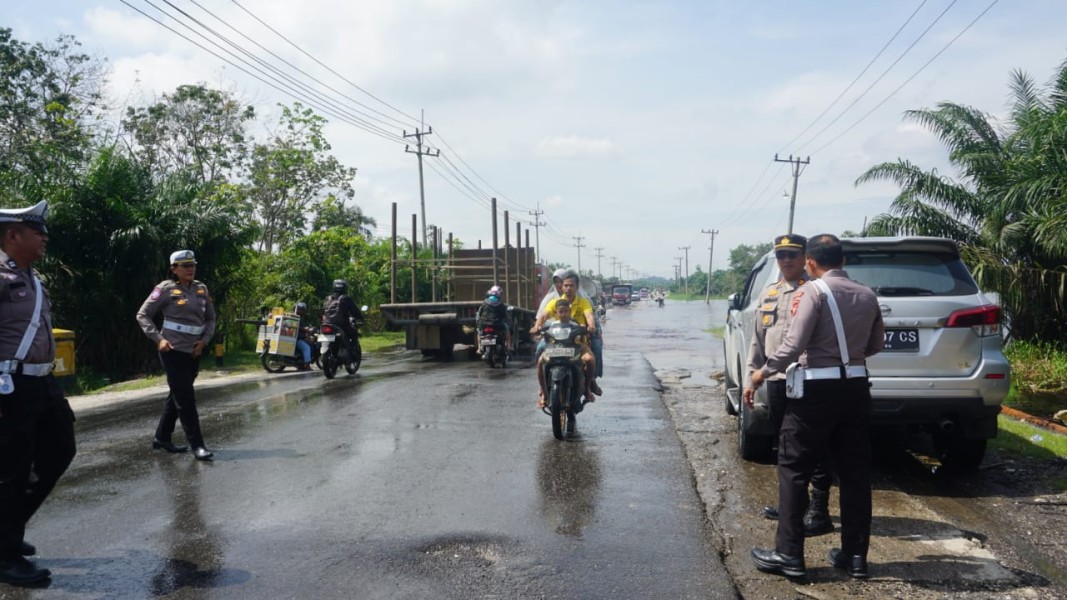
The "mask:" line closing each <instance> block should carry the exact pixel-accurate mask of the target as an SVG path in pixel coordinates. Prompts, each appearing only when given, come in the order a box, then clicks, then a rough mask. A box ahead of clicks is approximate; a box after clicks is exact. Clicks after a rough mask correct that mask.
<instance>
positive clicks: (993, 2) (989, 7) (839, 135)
mask: <svg viewBox="0 0 1067 600" xmlns="http://www.w3.org/2000/svg"><path fill="white" fill-rule="evenodd" d="M999 1H1000V0H993V1H992V2H990V3H989V6H987V7H986V8H985V10H983V11H982V12H980V13H978V16H977V17H975V18H974V19H973V20H972V21H971V22H970V23H968V24H967V26H966V27H964V28H963V30H962V31H960V32H959V33H957V34H956V37H954V38H952V39H951V40H949V41H948V43H947V44H945V45H944V46H943V47H942V48H941V49H940V50H938V51H937V53H936V54H934V55H933V56H931V57H930V60H928V61H926V62H925V63H923V65H922V66H921V67H919V70H917V71H915V72H914V73H912V75H911V77H908V78H907V79H905V80H904V83H901V84H900V85H899V86H897V89H895V90H893V91H892V92H890V93H889V95H888V96H886V97H885V98H884V99H882V101H881V102H879V103H878V104H876V105H875V106H874V108H872V109H871V110H869V111H867V112H866V113H865V114H864V115H863V116H862V117H860V118H859V119H856V121H855V122H854V123H852V124H851V125H849V126H848V127H847V128H845V130H844V131H842V132H841V133H839V134H837V136H836V137H834V138H833V139H831V140H830V141H828V142H826V143H825V144H823V145H822V146H819V147H818V148H817V149H816V150H815V152H813V153H812V154H818V153H819V152H821V151H822V150H824V149H825V148H826V147H827V146H829V145H830V144H833V143H834V142H836V141H837V140H839V139H841V137H842V136H844V135H845V134H846V133H848V132H849V131H852V129H853V128H854V127H856V126H857V125H859V124H860V123H861V122H863V121H864V120H865V119H866V118H867V117H869V116H871V115H872V114H873V113H874V111H876V110H878V109H879V108H881V107H882V105H884V104H885V103H886V102H888V101H889V99H890V98H892V97H893V96H895V95H896V94H897V92H899V91H900V90H902V89H904V86H906V85H908V84H909V83H911V80H913V79H915V78H916V77H918V75H919V73H922V72H923V70H924V69H926V67H928V66H930V63H932V62H934V61H935V60H937V58H938V57H939V56H941V54H943V53H944V52H945V50H948V49H949V46H951V45H952V44H954V43H955V42H956V40H958V39H960V38H961V37H962V36H963V34H965V33H967V31H968V30H969V29H970V28H971V27H973V26H974V24H975V23H977V22H978V20H979V19H981V18H982V17H984V16H985V14H986V13H987V12H989V11H990V10H992V8H993V7H994V6H996V4H997V2H999Z"/></svg>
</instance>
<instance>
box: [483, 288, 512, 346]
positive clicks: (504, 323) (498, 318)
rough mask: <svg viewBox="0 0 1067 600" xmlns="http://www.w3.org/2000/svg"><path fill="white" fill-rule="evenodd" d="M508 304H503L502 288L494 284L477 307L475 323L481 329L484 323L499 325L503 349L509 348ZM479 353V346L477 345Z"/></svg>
mask: <svg viewBox="0 0 1067 600" xmlns="http://www.w3.org/2000/svg"><path fill="white" fill-rule="evenodd" d="M508 316H509V315H508V305H507V304H504V290H503V289H502V288H501V287H500V286H499V285H494V286H493V287H491V288H489V291H487V292H486V293H485V301H484V302H482V305H481V306H479V307H478V314H477V316H476V318H475V325H477V327H478V330H479V331H481V329H482V327H483V326H485V325H492V326H494V327H499V328H500V329H502V330H503V331H504V349H505V351H506V352H510V350H511V325H510V324H509V323H508V321H509V318H508ZM478 352H479V353H481V347H480V346H479V347H478Z"/></svg>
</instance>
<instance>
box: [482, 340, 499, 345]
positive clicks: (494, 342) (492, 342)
mask: <svg viewBox="0 0 1067 600" xmlns="http://www.w3.org/2000/svg"><path fill="white" fill-rule="evenodd" d="M482 345H483V346H495V345H496V338H482Z"/></svg>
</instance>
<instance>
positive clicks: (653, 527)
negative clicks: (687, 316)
mask: <svg viewBox="0 0 1067 600" xmlns="http://www.w3.org/2000/svg"><path fill="white" fill-rule="evenodd" d="M611 327H612V326H611V324H610V323H609V325H608V331H609V340H610V339H611V338H610V335H611ZM616 339H621V338H616ZM640 351H641V348H640V347H636V348H634V347H629V348H627V347H624V346H622V345H620V344H618V343H612V342H610V341H609V345H608V348H607V350H606V356H607V359H606V364H607V373H606V375H607V376H606V377H605V378H604V380H603V383H602V385H603V387H604V389H605V392H606V395H605V397H604V398H602V399H601V400H600V401H598V402H597V403H596V404H594V405H590V406H589V407H587V409H586V410H585V411H584V412H583V413H582V414H581V415H580V418H579V423H578V435H577V436H576V437H575V438H574V439H572V440H568V441H565V442H559V441H556V440H554V439H553V438H552V434H551V430H550V426H549V420H548V417H547V416H545V415H543V414H542V413H540V412H539V411H537V410H536V409H535V408H534V406H533V405H534V399H535V397H536V396H535V392H536V377H535V373H534V371H533V369H532V368H528V366H523V365H522V364H521V363H513V365H512V366H510V367H509V368H508V369H506V370H494V371H491V370H489V369H488V368H487V367H486V366H484V365H482V364H481V363H478V362H467V361H463V360H457V361H455V362H452V363H440V362H432V361H429V360H424V359H421V358H413V357H410V355H409V356H408V358H404V359H401V360H398V359H395V358H393V359H382V358H379V357H375V358H372V359H370V360H369V361H366V362H365V363H364V369H363V370H361V371H360V373H359V374H358V375H356V376H354V377H343V376H342V377H339V378H338V379H336V380H333V381H326V380H324V379H323V378H322V377H321V375H320V374H319V373H318V372H314V373H310V374H300V375H290V376H284V375H283V376H276V375H268V374H266V373H264V374H262V377H257V378H255V379H254V380H250V381H246V382H244V383H241V384H238V385H235V386H230V387H225V388H214V389H201V391H200V392H199V399H200V402H199V404H200V407H201V415H202V423H203V428H204V432H205V436H206V439H207V441H208V444H209V447H211V448H213V449H214V450H215V453H216V459H215V461H214V462H212V463H199V462H196V461H195V460H193V459H192V457H191V456H190V455H188V454H184V455H169V454H165V453H163V452H159V451H152V450H151V449H150V448H149V442H150V439H151V432H152V430H153V429H154V424H155V420H156V418H157V416H158V410H159V404H160V400H159V397H158V394H156V397H151V398H146V397H145V394H140V395H137V394H134V396H137V397H135V398H132V399H126V400H124V401H123V402H121V403H120V404H110V405H109V404H107V403H101V402H95V403H92V404H90V403H89V401H88V400H86V401H85V402H86V403H85V405H84V406H81V407H79V406H78V405H77V404H76V406H75V408H76V412H78V413H79V421H78V423H77V428H78V440H79V455H78V457H77V458H76V459H75V462H74V464H73V466H72V468H71V470H70V471H69V472H68V474H67V476H66V477H65V478H64V479H63V480H62V481H61V482H60V485H59V486H58V487H57V489H56V491H55V493H54V494H53V496H52V497H51V498H50V499H49V501H48V502H47V503H46V504H45V506H44V507H43V508H42V510H41V511H40V512H39V513H38V515H37V517H36V518H35V519H34V520H33V521H32V522H31V524H30V528H29V532H28V536H27V539H28V540H30V541H32V542H33V543H35V544H36V545H37V547H38V549H39V551H40V557H39V558H37V559H36V560H37V562H38V564H39V565H40V566H43V567H48V568H49V569H51V570H52V572H53V576H52V579H51V582H50V583H49V584H48V585H47V586H45V587H41V588H35V589H20V590H16V589H14V588H10V587H0V595H2V597H4V598H198V599H200V598H257V599H261V598H404V599H413V598H414V599H417V598H427V599H430V598H433V599H443V598H444V599H447V598H464V599H466V598H588V599H595V598H612V599H618V598H642V599H657V598H659V599H671V600H676V599H684V598H724V597H727V598H728V597H735V596H736V591H735V588H734V587H733V584H732V583H731V580H730V577H729V576H728V574H727V572H726V569H725V567H724V565H723V563H722V561H721V559H720V558H719V556H718V553H717V551H716V550H715V549H714V547H713V544H712V543H711V542H710V540H711V532H710V531H709V530H708V522H707V520H706V517H705V510H704V504H703V502H702V501H701V499H700V497H699V496H698V494H697V492H696V488H695V486H694V481H693V474H692V470H691V468H690V466H689V463H688V462H687V460H686V458H685V456H684V454H683V451H682V446H681V443H680V441H679V438H678V435H677V434H676V432H675V430H674V426H673V424H672V422H671V420H670V418H669V415H668V412H667V410H666V408H665V407H664V405H663V403H662V401H661V399H660V393H659V383H658V380H657V379H656V378H655V377H654V376H653V374H652V369H651V367H650V365H649V364H648V362H647V361H646V360H645V359H644V358H643V357H642V355H641V352H640ZM457 356H460V354H459V353H457ZM179 431H180V428H179ZM179 438H180V433H179V434H178V435H176V438H175V439H176V440H177V439H179Z"/></svg>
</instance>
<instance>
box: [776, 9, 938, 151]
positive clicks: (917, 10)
mask: <svg viewBox="0 0 1067 600" xmlns="http://www.w3.org/2000/svg"><path fill="white" fill-rule="evenodd" d="M928 1H929V0H922V2H920V3H919V6H918V7H917V8H916V9H915V10H914V11H912V13H911V16H909V17H908V19H907V20H906V21H904V24H903V25H901V26H900V27H899V28H898V29H897V31H896V33H894V34H893V36H892V37H890V38H889V41H887V42H886V43H885V45H883V46H882V49H881V50H879V51H878V53H877V54H875V55H874V58H872V59H871V61H870V62H868V63H867V66H865V67H863V70H862V71H860V72H859V75H856V77H855V78H854V79H853V80H852V82H851V83H849V84H848V85H847V86H845V89H843V90H841V93H840V94H838V95H837V98H834V101H833V102H831V103H830V104H829V105H828V106H827V107H826V108H824V109H823V111H822V112H821V113H819V116H817V117H815V120H814V121H812V122H811V123H808V126H807V127H805V128H804V130H803V131H801V132H800V133H798V134H797V135H796V136H795V137H794V138H793V139H791V140H789V142H787V143H786V144H785V146H784V148H783V149H782V150H779V153H780V154H784V153H785V148H788V147H789V146H792V145H793V143H794V142H796V141H797V140H799V139H800V138H801V137H803V135H804V134H805V133H807V132H808V131H809V130H810V129H811V128H812V127H814V126H815V124H816V123H818V122H819V120H821V119H822V118H823V117H824V116H826V113H828V112H830V109H831V108H833V107H834V106H836V105H837V103H838V102H839V101H840V100H841V98H844V97H845V94H847V93H848V91H849V90H851V89H852V86H854V85H856V82H857V81H859V80H860V78H861V77H863V75H864V74H865V73H866V72H867V70H868V69H870V68H871V66H872V65H874V63H875V62H876V61H877V60H878V59H879V58H880V57H881V56H882V54H883V53H884V52H885V51H886V49H887V48H889V46H890V44H892V43H893V41H894V40H896V39H897V36H899V35H900V33H901V32H902V31H904V28H905V27H907V26H908V23H911V20H912V19H914V18H915V15H917V14H919V11H920V10H922V7H923V6H926V3H927V2H928Z"/></svg>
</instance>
